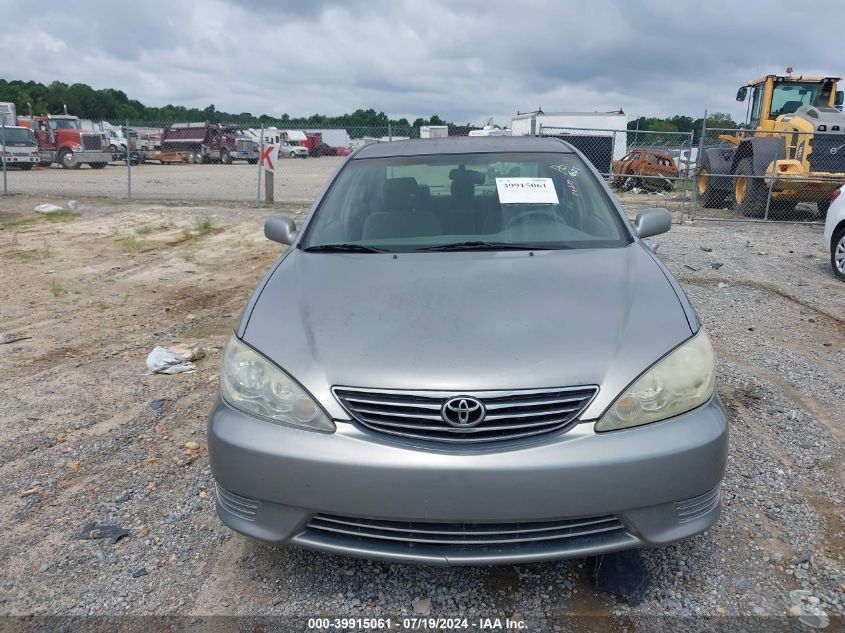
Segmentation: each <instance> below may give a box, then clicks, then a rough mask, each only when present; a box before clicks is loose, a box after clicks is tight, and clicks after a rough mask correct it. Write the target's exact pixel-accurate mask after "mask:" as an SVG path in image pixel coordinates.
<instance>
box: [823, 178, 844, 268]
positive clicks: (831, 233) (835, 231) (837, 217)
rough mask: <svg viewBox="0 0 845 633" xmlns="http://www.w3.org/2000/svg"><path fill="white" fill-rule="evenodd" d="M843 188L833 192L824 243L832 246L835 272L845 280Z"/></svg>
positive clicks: (825, 226) (831, 252)
mask: <svg viewBox="0 0 845 633" xmlns="http://www.w3.org/2000/svg"><path fill="white" fill-rule="evenodd" d="M842 189H843V187H840V188H839V189H837V190H836V191H834V192H833V197H832V199H831V201H830V208H829V209H828V210H827V220H826V221H825V223H824V243H825V246H827V247H829V248H830V265H831V267H832V268H833V274H834V275H836V276H837V277H839V280H840V281H845V196H843V195H841V194H842Z"/></svg>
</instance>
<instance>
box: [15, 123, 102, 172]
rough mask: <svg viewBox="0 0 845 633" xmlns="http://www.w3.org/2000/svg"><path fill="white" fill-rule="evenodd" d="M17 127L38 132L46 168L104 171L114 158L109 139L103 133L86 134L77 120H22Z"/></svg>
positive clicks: (36, 135)
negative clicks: (86, 168)
mask: <svg viewBox="0 0 845 633" xmlns="http://www.w3.org/2000/svg"><path fill="white" fill-rule="evenodd" d="M18 125H20V126H21V127H28V128H30V129H31V130H33V131H34V132H35V138H36V140H37V141H38V153H39V155H40V158H41V162H40V164H41V165H42V166H43V167H49V166H50V165H51V164H52V163H58V164H59V165H61V166H62V167H64V168H65V169H79V168H80V167H81V166H82V165H85V164H88V165H90V166H91V167H92V168H93V169H102V168H103V167H105V166H106V165H108V164H109V161H110V160H111V158H112V156H111V152H110V151H109V143H108V141H107V140H106V137H105V136H104V135H103V134H102V133H100V132H87V131H83V130H82V127H81V125H80V122H79V118H78V117H75V116H70V115H67V114H62V115H41V116H33V117H24V116H19V117H18Z"/></svg>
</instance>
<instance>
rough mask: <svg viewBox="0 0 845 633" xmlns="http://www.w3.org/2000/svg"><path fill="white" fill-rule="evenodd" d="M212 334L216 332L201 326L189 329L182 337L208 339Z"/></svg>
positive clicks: (184, 331) (183, 332)
mask: <svg viewBox="0 0 845 633" xmlns="http://www.w3.org/2000/svg"><path fill="white" fill-rule="evenodd" d="M212 334H214V331H213V330H212V329H211V328H209V327H203V326H201V325H197V326H194V327H189V328H188V329H187V330H183V331H182V336H184V337H185V338H208V337H209V336H211V335H212Z"/></svg>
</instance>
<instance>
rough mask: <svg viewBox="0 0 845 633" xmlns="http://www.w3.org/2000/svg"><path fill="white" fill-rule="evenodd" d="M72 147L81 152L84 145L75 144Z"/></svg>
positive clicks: (73, 149)
mask: <svg viewBox="0 0 845 633" xmlns="http://www.w3.org/2000/svg"><path fill="white" fill-rule="evenodd" d="M70 149H71V150H72V151H74V152H81V151H82V145H74V146H73V147H71V148H70Z"/></svg>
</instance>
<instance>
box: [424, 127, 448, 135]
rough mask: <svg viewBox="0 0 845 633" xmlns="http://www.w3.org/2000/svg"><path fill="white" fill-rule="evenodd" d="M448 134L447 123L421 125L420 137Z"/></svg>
mask: <svg viewBox="0 0 845 633" xmlns="http://www.w3.org/2000/svg"><path fill="white" fill-rule="evenodd" d="M447 136H449V126H448V125H421V126H420V138H446V137H447Z"/></svg>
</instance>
